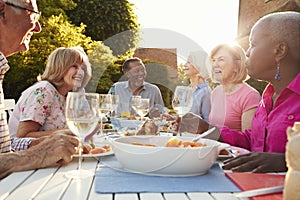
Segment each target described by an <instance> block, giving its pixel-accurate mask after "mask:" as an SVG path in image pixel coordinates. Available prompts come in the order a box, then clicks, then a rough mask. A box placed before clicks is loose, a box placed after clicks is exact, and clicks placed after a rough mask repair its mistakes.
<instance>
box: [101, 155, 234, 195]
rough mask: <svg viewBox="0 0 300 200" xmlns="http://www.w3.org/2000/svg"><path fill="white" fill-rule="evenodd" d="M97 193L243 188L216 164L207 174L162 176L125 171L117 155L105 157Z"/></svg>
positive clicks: (232, 189) (217, 190) (226, 190)
mask: <svg viewBox="0 0 300 200" xmlns="http://www.w3.org/2000/svg"><path fill="white" fill-rule="evenodd" d="M95 191H96V192H97V193H142V192H164V193H168V192H169V193H176V192H239V191H240V189H239V188H238V187H237V186H235V185H234V184H233V183H232V182H231V181H230V180H229V179H228V178H227V177H226V176H225V174H224V172H223V170H222V169H221V168H220V167H219V165H218V164H214V165H213V166H212V168H211V169H210V170H209V171H208V173H207V174H205V175H201V176H192V177H160V176H148V175H142V174H134V173H129V172H125V171H124V169H123V168H122V167H121V165H120V163H119V162H118V161H117V160H116V158H115V156H107V157H104V158H102V159H101V162H100V166H99V169H98V170H97V172H96V177H95Z"/></svg>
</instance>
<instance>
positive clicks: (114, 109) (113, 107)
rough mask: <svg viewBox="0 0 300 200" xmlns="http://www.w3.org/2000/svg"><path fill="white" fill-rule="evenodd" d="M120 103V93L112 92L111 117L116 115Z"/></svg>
mask: <svg viewBox="0 0 300 200" xmlns="http://www.w3.org/2000/svg"><path fill="white" fill-rule="evenodd" d="M118 105H119V95H116V94H112V95H111V117H114V116H115V113H116V112H117V108H118Z"/></svg>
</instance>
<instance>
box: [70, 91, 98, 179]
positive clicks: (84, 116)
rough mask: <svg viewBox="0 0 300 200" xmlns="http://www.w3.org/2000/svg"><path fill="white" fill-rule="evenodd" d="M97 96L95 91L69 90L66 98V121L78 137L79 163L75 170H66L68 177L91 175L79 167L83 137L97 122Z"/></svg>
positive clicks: (77, 177)
mask: <svg viewBox="0 0 300 200" xmlns="http://www.w3.org/2000/svg"><path fill="white" fill-rule="evenodd" d="M98 105H99V96H98V94H96V93H84V92H69V93H68V96H67V100H66V121H67V125H68V127H69V129H70V130H71V131H72V132H73V133H74V134H75V135H77V136H78V137H79V139H80V142H79V147H78V153H79V164H78V169H77V170H72V171H69V172H67V173H66V174H65V175H66V177H68V178H75V179H82V178H85V177H89V176H92V175H93V173H91V172H90V171H88V170H83V169H81V162H82V145H83V142H84V138H85V137H86V136H87V135H89V134H90V133H91V132H93V131H94V130H95V128H96V127H97V124H98V115H97V111H98Z"/></svg>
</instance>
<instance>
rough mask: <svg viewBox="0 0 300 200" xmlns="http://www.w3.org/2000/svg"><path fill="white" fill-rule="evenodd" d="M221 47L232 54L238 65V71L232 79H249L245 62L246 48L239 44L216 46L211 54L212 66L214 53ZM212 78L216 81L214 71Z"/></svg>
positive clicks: (235, 80)
mask: <svg viewBox="0 0 300 200" xmlns="http://www.w3.org/2000/svg"><path fill="white" fill-rule="evenodd" d="M221 49H223V50H226V51H228V52H229V53H230V54H231V56H232V59H233V61H234V63H235V66H236V68H235V69H236V73H233V74H232V79H231V80H232V83H241V82H244V81H245V80H247V79H248V78H249V76H248V70H247V68H246V64H245V62H246V54H245V51H244V49H243V48H242V47H241V46H239V45H237V44H219V45H217V46H216V47H214V48H213V50H212V51H211V53H210V56H209V63H210V66H211V65H212V59H213V57H214V55H215V54H216V53H217V52H218V51H219V50H221ZM212 80H213V81H216V80H215V78H214V74H213V73H212Z"/></svg>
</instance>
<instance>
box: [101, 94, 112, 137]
mask: <svg viewBox="0 0 300 200" xmlns="http://www.w3.org/2000/svg"><path fill="white" fill-rule="evenodd" d="M111 109H112V98H111V94H99V107H98V113H99V118H100V134H101V135H103V119H105V117H106V114H107V113H109V112H110V111H111Z"/></svg>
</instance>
